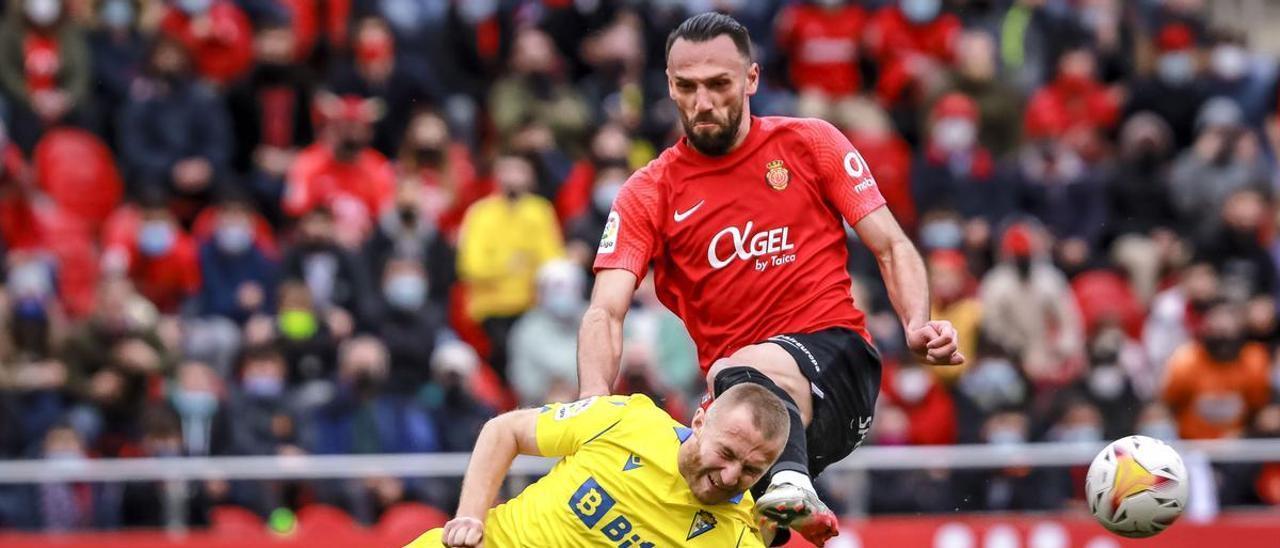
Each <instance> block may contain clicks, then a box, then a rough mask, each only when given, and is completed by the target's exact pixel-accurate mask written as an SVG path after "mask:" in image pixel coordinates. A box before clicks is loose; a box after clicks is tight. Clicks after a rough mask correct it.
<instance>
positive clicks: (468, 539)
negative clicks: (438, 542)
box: [441, 517, 484, 548]
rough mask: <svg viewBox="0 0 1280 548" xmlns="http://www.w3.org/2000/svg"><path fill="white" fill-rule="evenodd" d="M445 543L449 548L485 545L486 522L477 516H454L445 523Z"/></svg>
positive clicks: (473, 547) (471, 547)
mask: <svg viewBox="0 0 1280 548" xmlns="http://www.w3.org/2000/svg"><path fill="white" fill-rule="evenodd" d="M441 537H442V538H443V539H444V545H445V546H447V547H448V548H477V547H480V546H484V544H483V541H484V522H483V521H480V520H478V519H476V518H467V517H460V518H453V519H451V520H449V523H446V524H444V534H443V535H441Z"/></svg>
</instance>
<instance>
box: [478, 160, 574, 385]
mask: <svg viewBox="0 0 1280 548" xmlns="http://www.w3.org/2000/svg"><path fill="white" fill-rule="evenodd" d="M493 172H494V177H495V178H496V179H497V182H498V187H499V188H500V189H501V191H500V193H498V194H494V195H492V196H489V197H487V198H485V199H483V200H480V201H479V202H476V203H475V204H474V205H472V206H471V208H470V209H468V210H467V216H466V218H465V219H464V220H463V222H462V230H461V235H460V239H459V241H458V277H459V279H460V280H461V281H462V283H464V284H466V287H467V291H468V295H467V297H468V310H467V311H468V313H469V314H470V316H471V318H472V319H474V320H476V321H479V322H480V323H481V325H482V326H483V327H484V330H485V334H486V335H487V336H488V337H489V344H490V345H491V347H492V351H491V354H490V356H489V360H488V361H489V364H490V365H491V366H493V368H494V370H495V371H497V373H498V375H499V376H500V377H502V378H504V379H505V378H506V375H507V361H508V358H507V341H508V336H509V334H510V332H511V328H512V326H514V325H515V323H516V320H518V319H519V318H520V316H521V315H522V314H524V313H525V311H527V310H529V309H530V308H531V307H532V306H533V305H534V300H535V289H536V276H537V272H538V269H539V268H541V267H542V265H544V264H546V263H547V262H548V261H550V260H552V259H555V258H559V257H562V256H564V243H563V240H562V239H561V236H560V229H559V227H558V225H557V223H556V219H555V211H554V210H553V209H552V207H551V203H550V202H548V201H547V200H546V199H545V198H542V197H540V196H536V195H534V194H532V190H533V185H534V179H535V173H534V169H533V166H532V164H531V163H530V162H529V160H527V159H526V158H524V157H522V156H516V155H511V154H505V155H501V156H499V157H498V158H497V159H496V160H495V161H494V164H493Z"/></svg>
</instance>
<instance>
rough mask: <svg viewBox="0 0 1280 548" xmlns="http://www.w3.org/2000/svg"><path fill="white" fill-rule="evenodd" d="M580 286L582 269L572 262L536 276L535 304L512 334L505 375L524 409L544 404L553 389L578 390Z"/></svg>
mask: <svg viewBox="0 0 1280 548" xmlns="http://www.w3.org/2000/svg"><path fill="white" fill-rule="evenodd" d="M584 283H585V276H584V275H583V273H582V268H581V267H580V266H579V265H577V264H575V263H573V262H570V261H566V260H555V261H551V262H548V263H547V264H545V265H543V266H542V268H540V269H539V270H538V304H537V306H536V307H534V308H533V309H532V310H530V311H529V312H528V313H527V314H525V315H524V316H523V317H521V318H520V320H519V321H518V322H516V324H515V326H514V327H512V328H511V343H510V356H511V363H510V365H509V366H508V369H509V372H508V375H509V377H510V379H511V387H512V388H513V389H515V391H516V394H517V395H518V396H519V399H520V403H521V404H522V405H541V404H543V403H547V400H546V397H547V394H548V392H549V388H550V387H551V386H552V385H554V384H562V385H567V386H576V385H577V382H578V371H577V367H578V354H577V348H578V344H577V339H578V327H579V325H580V323H581V321H582V312H583V311H584V310H586V306H587V303H586V300H585V299H583V297H582V295H583V284H584Z"/></svg>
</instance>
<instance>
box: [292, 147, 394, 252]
mask: <svg viewBox="0 0 1280 548" xmlns="http://www.w3.org/2000/svg"><path fill="white" fill-rule="evenodd" d="M285 181H286V183H285V194H284V203H283V205H284V211H285V213H287V214H289V215H293V216H301V215H302V214H304V213H306V212H307V211H310V210H311V209H313V208H315V207H317V206H322V205H323V206H328V207H329V208H331V209H332V210H333V216H334V219H335V220H336V221H337V223H338V231H339V235H338V236H339V240H340V241H343V242H346V243H356V242H359V241H361V240H363V239H364V237H366V236H368V235H369V231H370V230H372V229H373V222H374V220H375V219H376V218H377V217H378V215H379V214H381V213H382V210H383V209H384V208H385V207H387V206H388V205H390V204H391V202H392V201H393V199H394V197H395V190H396V173H395V168H393V167H392V166H391V162H388V161H387V158H386V157H385V156H383V155H382V154H380V153H379V152H378V151H376V150H373V149H372V148H366V149H364V150H362V151H360V154H359V155H358V156H356V158H355V161H354V162H351V163H347V162H341V161H339V160H338V159H337V158H335V157H334V155H333V151H332V149H331V148H330V147H329V145H328V144H326V143H323V142H317V143H315V144H313V145H311V146H309V147H307V148H305V149H303V150H302V152H300V153H298V158H297V159H296V160H294V162H293V166H292V167H290V168H289V174H288V176H287V177H286V179H285Z"/></svg>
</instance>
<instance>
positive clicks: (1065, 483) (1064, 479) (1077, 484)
mask: <svg viewBox="0 0 1280 548" xmlns="http://www.w3.org/2000/svg"><path fill="white" fill-rule="evenodd" d="M1122 414H1123V412H1122ZM1104 428H1105V425H1104V423H1103V414H1102V411H1101V410H1100V409H1099V408H1098V407H1097V406H1095V405H1093V404H1092V403H1090V402H1089V401H1087V400H1076V401H1070V402H1069V403H1067V405H1066V408H1065V409H1064V410H1063V411H1062V412H1061V414H1060V416H1059V417H1058V418H1056V419H1055V420H1054V422H1053V424H1052V425H1051V426H1049V429H1048V431H1047V432H1046V433H1045V438H1046V439H1047V440H1048V441H1057V442H1064V443H1080V444H1084V443H1089V444H1095V445H1100V444H1101V443H1102V442H1103V441H1104V440H1105V439H1111V438H1104V437H1103V436H1105V435H1106V431H1105V430H1104ZM1129 432H1130V431H1129V430H1128V429H1127V428H1126V429H1125V430H1124V434H1128V433H1129ZM1042 470H1043V471H1044V473H1045V476H1046V477H1045V478H1044V479H1045V480H1046V481H1047V482H1048V485H1047V486H1046V487H1047V488H1048V489H1049V490H1050V491H1056V493H1055V495H1056V496H1059V497H1062V499H1064V500H1059V501H1058V502H1057V504H1063V503H1066V502H1074V503H1076V504H1084V503H1085V500H1086V499H1087V498H1088V496H1089V495H1088V494H1087V493H1085V492H1084V484H1085V477H1086V476H1087V475H1088V473H1089V467H1088V466H1083V465H1078V466H1071V467H1066V468H1065V469H1063V468H1057V469H1054V468H1047V469H1042Z"/></svg>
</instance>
